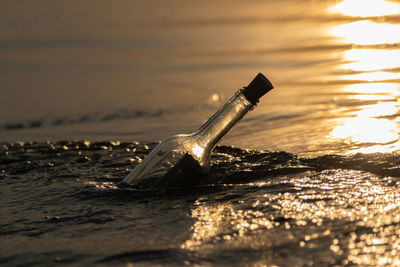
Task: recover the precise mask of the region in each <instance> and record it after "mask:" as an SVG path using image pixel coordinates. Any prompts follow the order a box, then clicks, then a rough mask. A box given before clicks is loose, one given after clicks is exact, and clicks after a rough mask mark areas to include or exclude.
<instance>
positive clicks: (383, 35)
mask: <svg viewBox="0 0 400 267" xmlns="http://www.w3.org/2000/svg"><path fill="white" fill-rule="evenodd" d="M331 33H332V34H333V35H334V36H337V37H340V38H343V39H344V40H345V42H347V43H353V44H358V45H374V44H388V43H398V42H400V26H399V25H394V24H388V23H375V22H371V21H367V20H362V21H356V22H351V23H347V24H343V25H339V26H336V27H334V28H333V29H332V32H331Z"/></svg>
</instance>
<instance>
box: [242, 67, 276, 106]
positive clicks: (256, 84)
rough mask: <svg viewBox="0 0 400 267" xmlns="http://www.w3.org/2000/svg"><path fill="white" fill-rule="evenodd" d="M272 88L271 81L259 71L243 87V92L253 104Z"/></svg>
mask: <svg viewBox="0 0 400 267" xmlns="http://www.w3.org/2000/svg"><path fill="white" fill-rule="evenodd" d="M272 88H274V87H273V86H272V83H271V82H270V81H269V80H268V79H267V78H266V77H265V76H264V75H263V74H262V73H259V74H257V76H256V77H255V78H254V79H253V80H252V81H251V83H250V84H249V85H248V86H247V87H245V88H244V89H243V94H244V96H245V97H246V98H247V100H249V101H250V102H251V103H252V104H253V105H255V104H257V102H258V100H259V99H260V98H261V97H262V96H263V95H265V94H266V93H268V92H269V91H270V90H272Z"/></svg>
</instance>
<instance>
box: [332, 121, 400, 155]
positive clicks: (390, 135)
mask: <svg viewBox="0 0 400 267" xmlns="http://www.w3.org/2000/svg"><path fill="white" fill-rule="evenodd" d="M331 136H332V138H334V139H343V140H346V141H348V143H378V144H385V143H388V142H393V141H396V140H397V138H398V134H397V128H396V125H395V124H394V123H392V122H391V121H390V120H387V119H376V118H366V117H356V118H349V119H344V120H343V124H342V125H340V126H337V127H336V128H335V129H334V130H333V131H332V132H331ZM374 152H376V151H374Z"/></svg>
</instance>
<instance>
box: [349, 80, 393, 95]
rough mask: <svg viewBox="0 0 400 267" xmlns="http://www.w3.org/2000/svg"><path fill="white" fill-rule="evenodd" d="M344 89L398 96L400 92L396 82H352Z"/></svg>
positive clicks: (361, 92)
mask: <svg viewBox="0 0 400 267" xmlns="http://www.w3.org/2000/svg"><path fill="white" fill-rule="evenodd" d="M343 91H345V92H351V93H359V94H385V95H393V96H396V95H397V94H399V85H398V84H395V83H368V84H365V83H361V84H350V85H348V86H346V87H345V88H343Z"/></svg>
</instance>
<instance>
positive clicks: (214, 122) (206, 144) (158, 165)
mask: <svg viewBox="0 0 400 267" xmlns="http://www.w3.org/2000/svg"><path fill="white" fill-rule="evenodd" d="M272 88H273V86H272V84H271V83H270V81H269V80H268V79H267V78H266V77H265V76H264V75H262V74H261V73H259V74H258V75H257V76H256V77H255V78H254V80H253V81H252V82H251V83H250V84H249V85H248V86H247V87H244V88H243V89H241V90H239V91H237V92H236V94H235V95H234V96H233V97H232V98H231V99H230V100H229V101H228V102H227V103H226V104H225V105H224V106H223V107H222V108H221V109H220V110H219V111H218V112H217V113H215V114H214V115H213V116H212V117H211V118H210V119H209V120H208V121H207V122H206V123H205V124H204V125H203V126H201V127H200V129H198V130H197V131H196V132H194V133H192V134H181V135H175V136H172V137H170V138H168V139H166V140H165V141H163V142H162V143H161V144H159V145H158V146H156V147H155V148H154V149H153V150H152V151H151V152H150V154H149V155H148V156H147V157H146V158H145V159H144V160H143V161H142V162H141V163H140V164H139V165H138V166H136V168H135V169H134V170H133V171H132V172H131V173H130V174H129V175H128V176H127V177H126V178H125V179H124V180H123V182H125V183H128V184H132V185H141V186H156V187H176V186H191V185H195V184H196V183H197V182H198V181H199V180H200V178H201V177H202V176H204V175H205V174H207V173H208V172H209V170H210V158H211V151H212V150H213V148H214V147H215V146H216V144H217V143H218V141H219V140H221V138H222V137H223V136H224V135H225V134H226V133H227V132H228V131H229V130H230V129H231V128H232V127H233V125H235V124H236V123H237V122H238V121H239V120H240V119H241V118H242V117H243V116H244V115H245V114H246V113H247V112H248V111H249V110H251V109H252V108H253V107H254V106H255V105H256V104H257V102H258V100H259V98H260V97H262V96H263V95H264V94H266V93H267V92H268V91H270V90H271V89H272Z"/></svg>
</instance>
